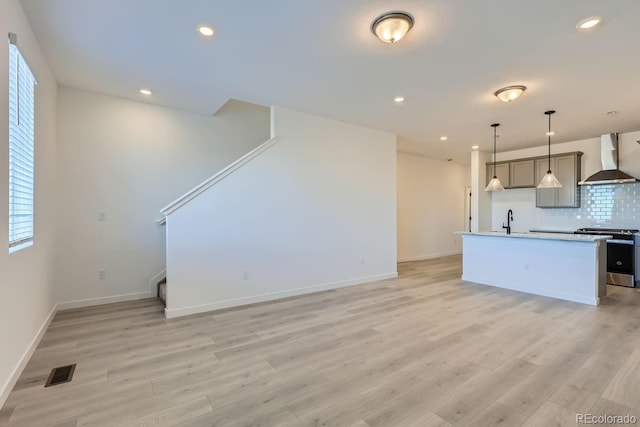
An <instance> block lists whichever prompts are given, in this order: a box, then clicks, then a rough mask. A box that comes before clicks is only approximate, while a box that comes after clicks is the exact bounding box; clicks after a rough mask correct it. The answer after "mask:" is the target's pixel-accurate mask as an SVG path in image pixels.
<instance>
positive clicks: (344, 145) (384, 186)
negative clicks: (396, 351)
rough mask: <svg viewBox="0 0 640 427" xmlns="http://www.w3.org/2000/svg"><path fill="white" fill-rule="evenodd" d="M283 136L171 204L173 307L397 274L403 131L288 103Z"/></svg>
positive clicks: (278, 115) (275, 125) (279, 112)
mask: <svg viewBox="0 0 640 427" xmlns="http://www.w3.org/2000/svg"><path fill="white" fill-rule="evenodd" d="M272 135H273V136H275V139H274V140H271V141H270V142H269V143H268V147H266V148H265V149H264V150H263V151H262V152H261V153H259V154H258V155H256V156H255V157H253V158H251V159H250V160H248V161H247V162H245V163H244V164H242V165H241V166H240V167H238V168H237V169H236V170H234V171H233V172H231V173H230V174H228V175H227V176H225V177H224V178H223V179H221V180H219V181H217V182H216V183H215V185H213V186H211V187H209V188H207V189H206V190H204V191H203V192H202V193H200V194H199V195H197V196H196V197H194V198H191V199H190V200H188V201H187V202H186V203H185V204H184V205H180V203H178V205H180V206H178V207H176V205H175V204H174V205H173V207H172V209H170V210H171V211H172V212H170V213H169V215H168V216H167V278H168V288H167V309H166V315H167V317H176V316H181V315H187V314H193V313H198V312H204V311H209V310H214V309H218V308H224V307H230V306H236V305H243V304H248V303H253V302H258V301H265V300H270V299H275V298H281V297H285V296H290V295H297V294H302V293H307V292H313V291H318V290H322V289H331V288H335V287H340V286H346V285H350V284H355V283H362V282H367V281H372V280H379V279H384V278H390V277H395V276H396V275H397V273H396V158H395V157H396V152H395V145H396V144H395V141H396V139H395V136H394V135H391V134H387V133H384V132H379V131H374V130H370V129H366V128H362V127H358V126H354V125H350V124H345V123H341V122H337V121H333V120H329V119H325V118H320V117H315V116H311V115H308V114H303V113H299V112H295V111H291V110H287V109H284V108H279V107H274V108H273V109H272ZM165 212H167V211H165Z"/></svg>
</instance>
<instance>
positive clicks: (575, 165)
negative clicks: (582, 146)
mask: <svg viewBox="0 0 640 427" xmlns="http://www.w3.org/2000/svg"><path fill="white" fill-rule="evenodd" d="M581 157H582V153H571V154H564V155H558V156H554V157H552V158H551V170H552V171H553V173H554V174H555V175H556V177H557V178H558V181H560V184H562V187H561V188H542V189H536V206H537V207H539V208H579V207H580V192H579V186H578V181H580V178H581V167H580V164H581ZM548 169H549V162H548V160H547V159H543V158H541V159H536V182H540V180H541V179H542V177H543V176H544V175H545V174H546V173H547V170H548Z"/></svg>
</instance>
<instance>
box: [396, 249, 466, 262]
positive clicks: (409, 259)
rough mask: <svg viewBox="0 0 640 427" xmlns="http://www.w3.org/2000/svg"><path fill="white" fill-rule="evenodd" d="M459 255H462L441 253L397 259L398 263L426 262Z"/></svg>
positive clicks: (457, 252)
mask: <svg viewBox="0 0 640 427" xmlns="http://www.w3.org/2000/svg"><path fill="white" fill-rule="evenodd" d="M460 254H462V251H455V252H442V253H438V254H429V255H418V256H410V257H403V258H398V262H409V261H424V260H427V259H435V258H442V257H445V256H452V255H460Z"/></svg>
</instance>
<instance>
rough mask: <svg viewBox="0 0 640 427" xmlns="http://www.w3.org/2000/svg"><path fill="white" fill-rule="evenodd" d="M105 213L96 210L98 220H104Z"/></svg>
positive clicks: (105, 217)
mask: <svg viewBox="0 0 640 427" xmlns="http://www.w3.org/2000/svg"><path fill="white" fill-rule="evenodd" d="M106 220H107V214H106V213H105V212H98V221H106Z"/></svg>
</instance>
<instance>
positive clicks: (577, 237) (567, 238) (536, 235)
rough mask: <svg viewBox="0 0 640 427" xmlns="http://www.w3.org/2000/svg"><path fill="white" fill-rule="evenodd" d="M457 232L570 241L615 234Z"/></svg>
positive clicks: (601, 238)
mask: <svg viewBox="0 0 640 427" xmlns="http://www.w3.org/2000/svg"><path fill="white" fill-rule="evenodd" d="M455 234H462V235H470V236H488V237H506V238H509V239H542V240H564V241H568V242H598V241H600V240H607V239H611V238H612V237H613V236H595V235H590V234H568V233H567V234H563V233H511V234H507V233H506V232H504V231H502V232H500V231H480V232H477V233H473V232H470V231H456V232H455Z"/></svg>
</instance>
